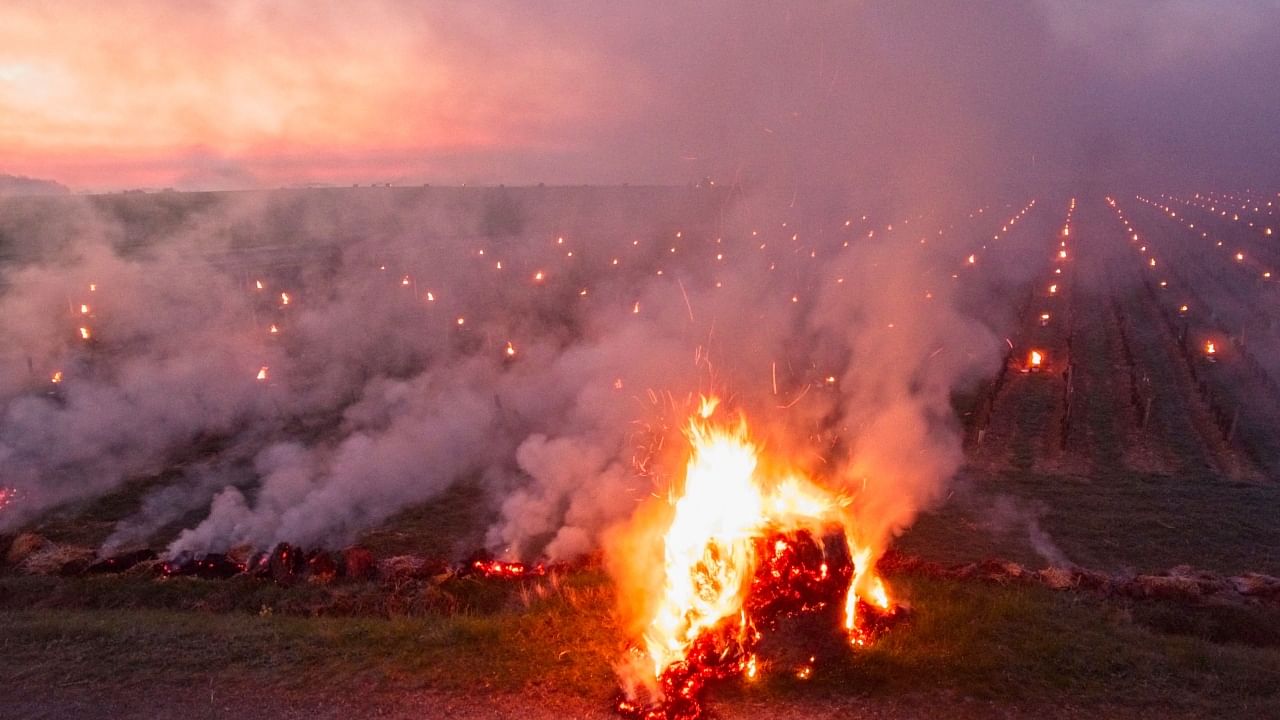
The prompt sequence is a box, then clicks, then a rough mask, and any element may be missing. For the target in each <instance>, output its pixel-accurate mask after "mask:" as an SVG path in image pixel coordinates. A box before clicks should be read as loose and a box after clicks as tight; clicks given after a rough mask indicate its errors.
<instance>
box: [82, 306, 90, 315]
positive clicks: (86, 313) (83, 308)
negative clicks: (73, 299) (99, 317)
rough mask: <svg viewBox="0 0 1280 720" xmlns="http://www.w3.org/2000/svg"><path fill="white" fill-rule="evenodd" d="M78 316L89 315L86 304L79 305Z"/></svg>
mask: <svg viewBox="0 0 1280 720" xmlns="http://www.w3.org/2000/svg"><path fill="white" fill-rule="evenodd" d="M80 314H81V315H88V314H89V306H88V305H86V304H84V303H80Z"/></svg>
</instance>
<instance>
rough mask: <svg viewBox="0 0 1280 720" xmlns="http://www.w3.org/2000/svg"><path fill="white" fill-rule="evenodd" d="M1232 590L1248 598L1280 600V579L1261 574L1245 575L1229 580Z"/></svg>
mask: <svg viewBox="0 0 1280 720" xmlns="http://www.w3.org/2000/svg"><path fill="white" fill-rule="evenodd" d="M1227 582H1228V583H1229V584H1230V585H1231V587H1232V589H1234V590H1235V591H1236V592H1238V593H1240V594H1241V595H1243V596H1245V597H1248V598H1260V599H1264V600H1280V578H1277V577H1272V576H1270V575H1262V574H1260V573H1245V574H1244V575H1237V576H1235V577H1229V578H1227Z"/></svg>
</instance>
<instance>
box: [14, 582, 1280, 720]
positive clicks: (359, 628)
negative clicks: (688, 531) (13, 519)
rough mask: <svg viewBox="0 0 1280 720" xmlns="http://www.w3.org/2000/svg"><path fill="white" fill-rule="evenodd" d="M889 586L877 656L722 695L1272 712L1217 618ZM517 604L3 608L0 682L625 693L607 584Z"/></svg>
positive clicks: (838, 654)
mask: <svg viewBox="0 0 1280 720" xmlns="http://www.w3.org/2000/svg"><path fill="white" fill-rule="evenodd" d="M893 587H894V590H895V593H896V594H897V595H898V596H899V597H901V598H902V599H905V600H907V601H908V602H910V603H911V605H912V606H913V607H914V608H915V610H914V612H913V614H912V615H911V616H910V618H909V619H908V621H907V622H905V623H904V624H902V625H899V626H897V627H896V628H894V629H893V630H892V631H890V632H889V633H888V634H887V635H885V636H884V637H882V638H881V639H880V640H879V641H878V642H877V643H876V644H874V645H873V646H872V647H870V648H868V649H865V650H852V649H847V648H841V649H838V650H837V651H835V652H834V653H828V654H827V655H824V656H823V660H822V661H821V662H820V663H819V665H818V669H817V673H816V674H815V675H814V677H813V678H812V679H811V680H809V681H802V680H798V679H795V678H794V677H792V676H791V674H790V673H788V672H786V670H787V668H785V667H781V668H778V667H775V668H774V672H772V673H771V675H770V678H771V679H768V680H766V681H764V682H761V683H757V684H743V683H739V682H736V681H735V682H729V683H726V684H724V685H722V686H720V687H718V688H717V689H716V692H717V694H721V695H728V696H734V695H741V696H749V697H751V698H784V699H785V698H786V697H789V696H792V695H794V694H797V693H800V692H804V693H806V694H811V693H815V692H816V693H819V694H821V695H828V696H844V697H847V696H854V697H857V696H865V697H869V698H885V697H890V698H891V697H902V696H910V695H912V694H918V693H925V694H934V693H938V692H944V693H951V694H954V695H956V696H960V697H965V698H975V699H979V700H995V701H999V702H1031V703H1041V702H1050V703H1052V702H1055V701H1057V700H1068V699H1069V700H1070V701H1071V702H1072V703H1075V704H1085V705H1089V704H1097V705H1100V706H1101V705H1114V704H1116V703H1120V704H1123V705H1133V706H1135V707H1145V706H1161V707H1169V708H1176V709H1179V710H1181V711H1184V712H1186V711H1192V712H1197V713H1198V712H1201V711H1203V712H1204V713H1206V714H1215V713H1243V712H1254V713H1256V712H1259V711H1262V710H1264V709H1266V708H1276V707H1280V695H1278V694H1277V693H1280V643H1276V642H1270V643H1263V644H1262V646H1260V647H1258V646H1250V645H1247V644H1245V643H1241V642H1215V641H1214V639H1213V637H1212V636H1213V633H1214V631H1213V629H1212V627H1211V626H1212V625H1213V623H1208V624H1202V626H1201V627H1200V628H1199V629H1198V628H1197V627H1195V626H1194V625H1193V626H1188V627H1178V628H1169V627H1163V626H1160V625H1161V623H1160V622H1159V618H1158V615H1159V612H1158V611H1155V610H1152V609H1151V608H1149V607H1135V606H1132V605H1128V604H1122V603H1118V602H1114V601H1108V602H1103V601H1100V600H1097V599H1094V598H1089V597H1086V596H1080V595H1075V594H1072V593H1053V592H1050V591H1047V590H1044V589H1042V588H1039V587H1035V586H999V585H991V584H982V583H966V582H954V581H943V580H937V579H929V578H922V577H897V578H894V580H893ZM508 594H509V597H510V598H511V599H512V600H513V602H510V603H507V604H505V605H504V606H503V607H502V608H501V609H497V610H494V611H492V612H458V613H453V614H427V615H423V616H418V617H397V618H390V619H386V618H369V617H359V618H303V617H293V616H286V615H281V614H278V613H270V614H265V615H264V614H253V613H201V612H175V611H171V610H138V609H135V610H129V611H125V610H106V611H103V610H96V611H85V610H34V611H33V610H6V611H3V612H0V652H3V653H4V657H5V658H6V662H5V663H3V664H2V665H0V682H3V683H9V684H17V685H28V686H31V687H32V689H33V690H38V689H44V690H46V691H48V690H54V689H56V688H57V687H58V686H59V685H60V684H69V685H85V684H88V685H90V686H95V685H100V684H117V685H126V686H127V685H131V684H138V685H143V684H152V685H157V686H169V685H178V686H180V685H182V684H184V683H193V682H196V681H197V680H200V681H206V680H207V679H208V678H209V677H210V674H211V673H212V674H214V675H216V676H217V679H218V680H219V681H230V682H234V681H237V680H245V681H250V682H253V683H255V684H256V685H261V686H267V687H271V686H277V687H282V688H286V689H288V688H294V689H296V688H300V687H304V686H305V685H307V684H308V683H313V682H314V679H315V678H318V677H323V678H326V681H325V687H324V691H325V692H341V691H343V690H344V689H348V688H354V687H356V686H360V687H373V688H375V689H377V690H380V691H391V692H394V691H396V690H398V689H409V688H413V689H423V688H428V689H435V690H442V691H459V692H461V691H465V690H467V689H473V688H475V687H476V686H477V685H483V686H484V687H487V688H492V689H494V690H497V691H521V690H525V689H528V688H533V687H537V688H544V689H545V688H553V689H554V692H556V693H563V694H570V695H576V696H579V697H586V698H593V699H596V700H599V701H601V702H604V701H606V700H607V699H608V697H610V696H611V695H612V693H613V692H614V688H615V684H614V683H615V681H614V678H613V675H612V670H611V667H612V664H613V663H614V662H615V661H616V660H617V659H618V657H619V656H620V654H621V652H622V650H623V638H622V637H621V636H620V634H619V632H618V629H617V625H616V623H615V622H614V620H613V617H612V614H611V611H610V608H611V607H612V590H611V587H610V586H609V585H608V584H607V583H604V582H602V581H601V580H600V579H599V578H598V577H596V576H587V577H580V578H569V582H565V583H561V584H560V585H559V586H558V587H547V588H546V592H545V593H544V595H543V596H542V597H539V596H538V595H537V594H536V593H529V594H527V596H526V597H524V598H523V599H520V593H519V592H518V591H516V590H515V589H513V588H510V587H509V588H508ZM1239 612H1240V613H1243V614H1242V615H1240V616H1239V617H1236V618H1233V619H1232V620H1231V621H1230V622H1228V623H1226V625H1231V624H1232V623H1234V625H1235V626H1237V627H1241V626H1246V625H1251V626H1253V627H1255V628H1263V629H1265V631H1266V632H1268V633H1270V635H1269V636H1268V637H1270V638H1272V639H1275V638H1280V616H1278V615H1277V614H1276V613H1274V612H1271V613H1266V612H1262V611H1257V610H1240V611H1239ZM1144 614H1145V615H1144ZM1219 625H1222V623H1219ZM1206 628H1208V629H1207V630H1206Z"/></svg>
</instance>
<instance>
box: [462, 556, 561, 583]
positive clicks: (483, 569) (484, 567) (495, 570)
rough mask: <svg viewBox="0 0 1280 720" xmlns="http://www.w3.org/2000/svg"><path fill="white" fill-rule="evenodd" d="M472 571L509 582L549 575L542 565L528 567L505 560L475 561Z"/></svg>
mask: <svg viewBox="0 0 1280 720" xmlns="http://www.w3.org/2000/svg"><path fill="white" fill-rule="evenodd" d="M471 570H472V571H473V572H475V573H476V574H478V575H483V576H485V577H492V578H503V579H507V580H515V579H519V578H526V577H541V576H543V575H546V574H547V566H546V565H544V564H542V563H538V564H536V565H526V564H525V563H521V562H507V561H504V560H475V561H473V562H472V563H471Z"/></svg>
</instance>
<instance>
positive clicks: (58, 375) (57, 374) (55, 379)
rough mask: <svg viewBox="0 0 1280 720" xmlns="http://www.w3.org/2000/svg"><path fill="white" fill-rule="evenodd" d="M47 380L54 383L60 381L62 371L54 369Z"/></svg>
mask: <svg viewBox="0 0 1280 720" xmlns="http://www.w3.org/2000/svg"><path fill="white" fill-rule="evenodd" d="M49 382H51V383H54V384H55V385H56V384H58V383H60V382H62V371H61V370H55V371H54V373H53V377H51V378H49Z"/></svg>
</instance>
